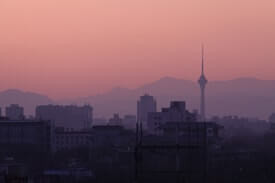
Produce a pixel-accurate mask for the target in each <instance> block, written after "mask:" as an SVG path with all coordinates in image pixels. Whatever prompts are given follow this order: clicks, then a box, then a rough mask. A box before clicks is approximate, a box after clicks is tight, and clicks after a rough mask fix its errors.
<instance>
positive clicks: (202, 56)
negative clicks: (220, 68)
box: [201, 43, 204, 75]
mask: <svg viewBox="0 0 275 183" xmlns="http://www.w3.org/2000/svg"><path fill="white" fill-rule="evenodd" d="M201 74H202V75H204V45H203V43H202V44H201Z"/></svg>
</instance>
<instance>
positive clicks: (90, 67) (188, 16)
mask: <svg viewBox="0 0 275 183" xmlns="http://www.w3.org/2000/svg"><path fill="white" fill-rule="evenodd" d="M247 2H248V1H247V0H243V1H234V2H231V1H230V2H229V1H225V0H223V1H218V0H210V1H201V0H196V1H184V2H181V1H172V2H171V1H169V2H168V1H159V2H158V3H155V1H153V0H149V1H144V0H142V1H138V2H131V3H129V2H127V1H125V0H121V3H116V1H110V2H108V3H106V2H104V1H99V0H96V1H84V0H83V1H81V3H79V2H76V1H64V0H59V1H54V0H48V1H43V2H37V1H34V0H26V1H24V2H22V1H19V0H3V1H1V3H0V22H1V30H0V39H1V42H0V61H1V67H0V73H1V74H0V82H1V86H0V90H4V89H8V88H19V89H23V90H27V91H36V92H39V93H46V94H47V95H49V96H51V97H54V98H63V97H69V96H73V97H78V96H87V95H95V94H97V93H103V92H105V91H108V90H110V89H111V88H113V87H116V86H121V87H127V88H136V87H137V86H140V85H142V84H144V83H147V82H150V81H154V80H157V79H159V78H162V77H163V76H171V77H176V78H184V79H187V80H193V81H194V80H196V79H197V76H198V74H199V71H198V69H197V68H198V67H199V65H200V63H198V60H199V59H200V51H199V49H198V47H199V46H200V43H201V42H204V43H205V45H206V46H207V52H206V57H207V60H208V63H209V65H208V66H207V71H208V78H209V79H210V80H216V79H219V80H228V79H233V78H238V77H251V76H252V77H257V78H261V79H273V78H275V75H274V72H273V67H274V60H275V53H274V51H273V48H274V46H273V42H274V40H275V35H274V32H275V26H274V24H273V17H274V12H275V11H274V7H275V2H274V1H269V0H264V1H261V2H258V1H249V3H247ZM72 12H74V13H72ZM140 12H142V13H140ZM263 35H264V36H263ZM11 71H12V73H13V74H11ZM125 78H127V79H125Z"/></svg>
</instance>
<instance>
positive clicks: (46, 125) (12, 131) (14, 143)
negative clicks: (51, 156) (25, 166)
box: [0, 120, 54, 155]
mask: <svg viewBox="0 0 275 183" xmlns="http://www.w3.org/2000/svg"><path fill="white" fill-rule="evenodd" d="M53 142H54V134H53V124H52V123H51V122H49V121H33V120H22V121H19V120H0V147H1V148H0V152H1V153H3V154H9V155H11V154H21V153H22V152H24V153H47V152H50V151H51V150H52V144H53Z"/></svg>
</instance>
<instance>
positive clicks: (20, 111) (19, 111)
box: [6, 104, 25, 120]
mask: <svg viewBox="0 0 275 183" xmlns="http://www.w3.org/2000/svg"><path fill="white" fill-rule="evenodd" d="M6 117H7V118H9V119H10V120H22V119H24V118H25V116H24V108H23V107H21V106H19V105H18V104H11V105H10V106H8V107H6Z"/></svg>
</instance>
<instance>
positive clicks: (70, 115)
mask: <svg viewBox="0 0 275 183" xmlns="http://www.w3.org/2000/svg"><path fill="white" fill-rule="evenodd" d="M35 115H36V118H37V119H42V120H50V121H53V122H54V124H55V126H57V127H64V128H65V129H75V130H78V129H83V128H90V127H91V125H92V122H93V108H92V107H91V106H89V105H85V106H81V107H80V106H75V105H68V106H61V105H42V106H38V107H36V114H35Z"/></svg>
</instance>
